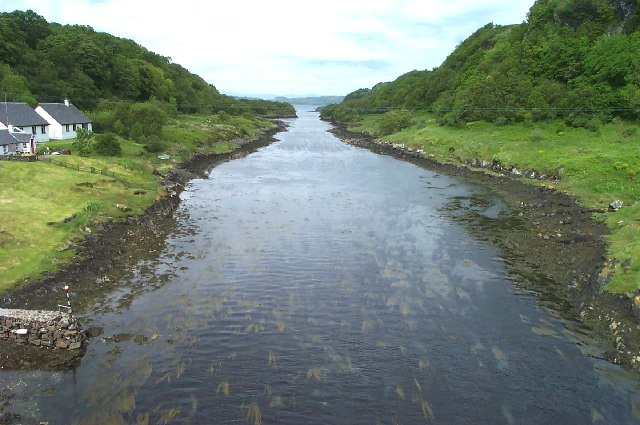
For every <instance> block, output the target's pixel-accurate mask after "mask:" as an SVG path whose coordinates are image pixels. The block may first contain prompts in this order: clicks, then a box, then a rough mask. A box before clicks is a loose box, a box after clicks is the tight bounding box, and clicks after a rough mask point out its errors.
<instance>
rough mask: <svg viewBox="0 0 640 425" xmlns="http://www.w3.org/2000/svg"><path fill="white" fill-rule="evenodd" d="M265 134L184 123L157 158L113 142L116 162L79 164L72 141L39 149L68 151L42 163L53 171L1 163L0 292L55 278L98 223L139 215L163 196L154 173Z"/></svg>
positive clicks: (258, 128) (251, 121)
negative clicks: (50, 274)
mask: <svg viewBox="0 0 640 425" xmlns="http://www.w3.org/2000/svg"><path fill="white" fill-rule="evenodd" d="M272 126H273V123H272V122H270V121H267V120H263V119H260V118H253V117H233V116H226V115H220V116H218V115H214V116H195V115H190V116H187V115H185V116H179V117H177V118H174V119H173V120H172V121H171V122H170V123H169V125H167V126H165V127H164V129H163V136H162V139H163V140H162V143H163V146H164V147H166V150H164V151H163V152H148V151H147V150H145V145H142V144H139V143H136V142H135V141H133V140H127V139H122V138H119V141H120V146H121V148H122V155H121V156H118V157H106V156H98V155H95V154H90V155H89V156H86V157H81V156H77V155H73V151H74V149H73V142H74V140H64V141H50V142H47V143H46V146H49V147H50V148H65V149H70V150H71V151H72V155H58V156H53V155H52V156H48V157H47V158H48V159H49V160H50V161H55V163H54V162H46V161H45V160H42V161H36V162H10V161H0V181H2V186H1V187H0V291H2V290H3V289H7V288H10V287H13V286H15V285H17V284H19V283H20V282H21V281H24V279H26V278H37V277H38V276H40V275H41V274H42V273H43V272H45V271H55V270H57V269H58V268H59V267H60V265H62V264H64V263H65V262H68V261H69V260H70V259H72V258H73V256H74V254H75V253H74V251H73V249H70V247H72V245H73V242H74V241H77V240H79V239H80V238H83V237H84V236H86V235H87V234H88V233H89V232H92V231H94V230H95V228H96V226H97V225H99V224H100V223H101V222H105V221H108V220H120V219H123V218H124V216H125V215H131V214H142V213H144V211H145V210H146V208H147V207H149V206H150V205H151V204H152V203H153V202H154V201H155V200H156V199H157V197H158V196H160V195H161V194H162V191H163V188H162V186H161V185H160V181H159V177H158V176H157V175H156V173H154V170H159V169H166V168H171V167H175V166H176V164H178V163H179V162H181V161H183V160H185V159H188V158H189V157H190V156H191V155H193V154H194V153H220V152H229V151H231V150H233V149H235V148H237V147H238V146H239V145H240V140H241V138H243V139H245V140H246V139H251V138H253V137H256V136H257V135H258V134H260V132H262V131H265V130H266V129H268V128H271V127H272ZM161 153H165V154H168V155H169V156H170V157H171V159H170V160H161V159H159V158H158V156H159V154H161ZM63 165H66V166H63ZM116 204H124V205H126V206H127V207H129V208H130V210H129V211H127V212H126V213H125V212H123V211H121V210H120V209H118V208H116Z"/></svg>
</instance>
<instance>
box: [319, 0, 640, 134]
mask: <svg viewBox="0 0 640 425" xmlns="http://www.w3.org/2000/svg"><path fill="white" fill-rule="evenodd" d="M639 27H640V7H639V6H638V1H637V0H538V1H537V2H536V3H535V4H534V5H533V6H532V7H531V9H530V11H529V14H528V19H527V21H526V22H524V23H522V24H518V25H509V26H499V25H493V24H487V25H486V26H484V27H482V28H480V29H479V30H477V31H476V32H475V33H474V34H472V35H471V36H470V37H469V38H468V39H466V40H465V41H464V42H462V43H461V44H460V45H459V46H458V47H457V48H456V49H455V50H454V51H453V52H452V53H451V54H450V55H449V56H448V57H447V58H446V60H445V61H444V62H443V63H442V64H441V66H439V67H437V68H435V69H432V70H424V71H412V72H409V73H407V74H404V75H402V76H400V77H399V78H398V79H396V80H395V81H393V82H389V83H380V84H378V85H376V86H375V87H373V88H372V89H361V90H358V91H355V92H353V93H351V94H349V95H348V96H346V98H345V100H344V102H343V103H342V104H341V107H340V108H337V107H333V108H330V109H328V110H327V111H326V112H325V116H328V115H332V116H333V118H335V119H337V120H338V121H343V122H348V121H353V120H354V119H356V118H357V116H358V115H359V114H363V113H365V114H366V113H369V112H376V111H386V110H389V109H398V108H407V109H424V110H431V111H433V112H435V113H436V115H437V116H438V119H439V121H440V123H443V124H451V125H457V124H462V123H465V122H470V121H477V120H485V121H488V122H495V123H498V124H507V123H510V122H517V121H525V120H528V121H539V120H546V119H554V118H558V117H560V118H562V119H564V120H565V121H566V123H567V124H568V125H571V126H579V127H590V126H591V127H593V126H594V125H597V124H598V123H599V122H607V121H610V120H611V119H612V118H613V117H620V118H623V119H627V120H636V119H637V118H638V116H639V114H640V31H639ZM336 109H337V111H336ZM334 112H337V113H336V114H335V115H334Z"/></svg>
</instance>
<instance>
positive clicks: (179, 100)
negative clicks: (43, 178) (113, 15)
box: [0, 10, 292, 115]
mask: <svg viewBox="0 0 640 425" xmlns="http://www.w3.org/2000/svg"><path fill="white" fill-rule="evenodd" d="M0 95H2V97H3V98H2V99H1V100H2V101H4V100H5V99H4V97H5V96H6V100H8V101H24V102H28V103H30V104H31V105H34V104H36V103H37V102H61V101H62V100H63V99H64V98H65V97H68V98H69V99H71V101H72V102H73V103H74V104H75V105H76V106H78V107H80V108H81V109H84V110H90V111H96V110H101V109H104V108H105V105H107V106H106V107H109V108H112V107H113V104H114V102H125V103H128V104H133V103H138V102H151V103H154V104H156V105H161V106H162V108H163V109H164V110H168V111H169V112H171V111H175V112H177V113H202V114H209V113H215V112H218V111H225V112H227V113H231V114H241V113H244V112H252V113H256V114H259V115H290V114H291V113H292V110H291V108H290V106H289V105H286V104H284V103H281V102H280V103H279V102H267V101H260V100H255V101H248V100H236V99H234V98H232V97H229V96H225V95H222V94H220V93H219V92H218V90H217V89H216V88H215V87H214V86H213V85H211V84H209V83H207V82H206V81H205V80H203V79H202V78H201V77H199V76H198V75H195V74H192V73H191V72H189V71H188V70H187V69H185V68H184V67H182V66H180V65H179V64H176V63H173V62H172V61H171V58H168V57H164V56H160V55H158V54H156V53H153V52H151V51H149V50H147V49H145V48H144V47H142V46H140V45H138V44H136V43H135V42H134V41H132V40H127V39H123V38H118V37H114V36H112V35H110V34H106V33H100V32H96V31H94V30H93V29H92V28H91V27H89V26H81V25H60V24H57V23H49V22H47V21H46V20H45V19H44V18H43V17H42V16H40V15H38V14H36V13H35V12H33V11H31V10H28V11H26V12H24V11H14V12H11V13H0Z"/></svg>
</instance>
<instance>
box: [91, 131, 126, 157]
mask: <svg viewBox="0 0 640 425" xmlns="http://www.w3.org/2000/svg"><path fill="white" fill-rule="evenodd" d="M94 149H95V152H96V153H97V154H98V155H103V156H120V155H122V147H121V146H120V142H119V141H118V138H117V137H116V135H115V134H113V133H104V134H99V135H98V136H97V137H96V143H95V146H94Z"/></svg>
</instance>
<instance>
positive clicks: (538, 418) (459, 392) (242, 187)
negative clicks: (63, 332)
mask: <svg viewBox="0 0 640 425" xmlns="http://www.w3.org/2000/svg"><path fill="white" fill-rule="evenodd" d="M309 109H310V107H303V108H299V109H298V115H299V118H298V119H292V120H287V122H288V123H289V124H290V128H289V131H288V132H284V133H281V134H279V135H278V136H277V137H278V139H279V141H278V142H276V143H274V144H272V145H270V146H268V147H266V148H263V149H261V150H259V151H257V152H255V153H253V154H251V155H249V156H247V157H245V158H242V159H237V160H234V161H230V162H226V163H223V164H220V165H218V166H217V167H215V168H213V169H211V170H210V172H209V173H208V177H207V178H204V179H196V180H192V181H191V182H190V184H189V185H188V187H187V189H186V190H185V191H184V192H183V193H182V201H181V204H180V207H179V209H178V210H177V212H176V214H175V219H176V221H177V225H176V229H175V231H174V232H173V233H172V234H171V235H170V236H169V238H168V239H167V241H166V248H165V250H164V251H163V252H162V253H161V254H160V255H159V256H158V257H157V258H155V259H154V260H152V261H148V260H147V261H140V262H139V263H138V264H137V265H136V267H135V268H134V270H132V272H131V274H130V275H129V276H128V277H127V278H126V279H124V280H123V281H122V282H121V285H120V286H121V289H119V290H117V291H115V292H113V293H111V294H109V295H108V296H107V297H106V298H105V299H103V300H101V302H99V303H97V304H96V305H95V306H94V307H93V309H91V311H87V312H83V313H82V314H81V317H82V320H83V321H84V322H85V323H87V325H91V326H99V327H102V328H104V330H105V333H104V334H103V335H102V336H101V337H98V338H94V339H92V340H91V343H90V345H89V348H88V351H87V353H86V355H85V357H84V358H83V360H82V363H81V365H80V366H79V367H78V368H77V369H75V370H71V371H64V372H51V371H40V370H28V371H0V382H1V384H0V388H2V389H3V390H4V391H6V392H7V393H12V394H15V396H14V397H13V399H11V406H12V407H11V408H12V409H13V410H15V411H16V412H19V413H20V414H21V415H22V419H21V420H22V421H23V422H22V423H25V424H27V423H29V424H30V423H39V421H42V422H44V421H48V423H49V424H51V425H53V424H131V423H133V424H148V423H149V424H164V423H166V424H169V423H171V424H235V423H237V424H242V423H248V424H260V423H263V424H276V423H277V424H377V423H380V424H425V423H432V422H433V423H441V424H492V425H493V424H546V423H549V424H589V423H596V424H597V423H602V424H633V423H638V422H639V421H640V419H639V418H640V395H639V391H640V385H639V384H640V383H639V382H638V381H637V380H635V379H634V377H632V376H631V375H629V374H628V373H626V372H625V371H624V370H623V369H621V368H619V367H618V366H615V365H612V364H610V363H607V362H606V361H604V360H602V359H601V357H600V355H599V353H598V350H597V348H595V347H594V346H593V344H592V343H591V341H590V338H589V333H588V331H586V330H584V329H582V328H581V327H580V326H579V325H578V324H577V323H573V322H571V321H568V320H567V319H562V318H561V317H562V316H561V315H558V314H556V313H554V312H553V311H549V310H547V309H546V308H543V307H542V306H540V305H538V304H537V302H536V298H535V296H534V295H532V294H530V293H529V292H527V291H524V290H522V289H520V287H519V286H518V282H517V281H516V280H515V279H514V278H512V277H510V276H509V274H508V273H507V271H506V267H505V265H504V263H503V260H502V259H501V258H500V253H499V252H498V250H497V249H496V248H494V247H493V246H491V245H490V244H488V243H487V242H483V241H480V240H477V239H474V238H473V237H472V236H471V235H470V233H469V232H468V231H467V229H465V228H464V227H463V225H462V224H460V222H459V221H458V220H455V219H453V216H454V215H455V214H456V211H455V209H456V207H455V206H456V205H460V204H461V203H464V201H465V200H472V199H473V200H477V199H482V200H483V202H482V203H478V202H475V203H474V205H478V204H479V205H483V207H482V211H481V213H483V214H486V215H489V216H499V215H509V214H510V211H509V208H508V207H507V206H506V205H505V204H504V203H503V202H502V201H501V200H500V199H499V198H497V197H496V196H495V195H494V194H492V193H491V192H490V191H489V190H487V189H485V188H483V187H482V186H475V185H472V184H469V183H467V182H464V183H463V182H461V181H459V180H455V179H453V178H451V177H447V176H443V175H439V174H436V173H434V172H431V171H428V170H424V169H421V168H418V167H416V166H414V165H412V164H409V163H405V162H401V161H398V160H395V159H393V158H390V157H385V156H380V155H376V154H373V153H371V152H369V151H366V150H363V149H359V148H355V147H351V146H349V145H346V144H344V143H342V142H340V141H339V140H338V139H336V138H335V137H334V136H333V135H331V134H330V133H328V130H329V129H330V126H329V124H327V123H324V122H321V121H320V120H319V118H318V114H317V113H315V112H311V111H309Z"/></svg>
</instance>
